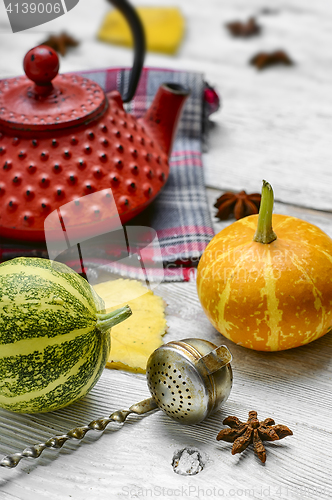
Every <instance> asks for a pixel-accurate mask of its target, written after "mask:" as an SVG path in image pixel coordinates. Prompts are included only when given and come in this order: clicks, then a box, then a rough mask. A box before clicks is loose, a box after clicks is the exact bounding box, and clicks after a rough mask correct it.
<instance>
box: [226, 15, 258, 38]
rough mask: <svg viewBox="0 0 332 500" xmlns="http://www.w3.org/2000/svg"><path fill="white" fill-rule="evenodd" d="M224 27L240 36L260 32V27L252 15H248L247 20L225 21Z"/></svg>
mask: <svg viewBox="0 0 332 500" xmlns="http://www.w3.org/2000/svg"><path fill="white" fill-rule="evenodd" d="M226 28H228V30H229V32H230V33H231V34H232V35H233V36H236V37H242V38H247V37H250V36H254V35H258V34H259V33H260V32H261V27H260V26H259V24H257V22H256V19H255V18H254V17H250V18H249V19H248V21H247V22H241V21H233V22H231V23H227V24H226Z"/></svg>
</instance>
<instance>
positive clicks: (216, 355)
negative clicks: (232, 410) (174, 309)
mask: <svg viewBox="0 0 332 500" xmlns="http://www.w3.org/2000/svg"><path fill="white" fill-rule="evenodd" d="M231 360H232V355H231V353H230V352H229V350H228V348H227V347H226V346H223V345H221V346H218V347H217V346H215V345H214V344H212V342H209V341H208V340H201V339H195V338H188V339H185V340H181V341H173V342H168V343H167V344H164V345H162V346H161V347H159V348H158V349H156V350H155V351H154V352H153V353H152V354H151V356H150V358H149V360H148V363H147V371H146V377H147V384H148V387H149V390H150V392H151V395H152V397H151V398H148V399H145V400H144V401H140V402H139V403H136V404H134V405H132V406H131V407H130V408H129V409H128V410H117V411H115V412H114V413H112V414H111V415H110V416H109V417H106V418H100V419H98V420H94V421H92V422H90V423H89V424H88V425H84V426H81V427H75V428H74V429H72V430H70V431H69V432H67V433H66V434H63V435H60V436H54V437H52V438H50V439H48V441H46V442H45V443H40V444H36V445H34V446H29V447H28V448H25V450H23V451H22V452H20V453H14V454H12V455H8V456H6V457H4V458H3V459H2V460H1V461H0V466H2V467H7V468H13V467H16V466H17V464H18V463H19V462H20V460H21V459H22V458H38V457H39V456H40V455H41V453H42V452H43V450H45V449H46V448H50V449H58V448H62V446H63V445H64V444H65V442H66V441H67V440H68V439H76V440H81V439H83V438H84V436H85V434H86V433H87V432H89V431H90V430H95V431H103V430H105V428H106V427H107V425H108V424H109V423H111V422H118V423H123V422H124V421H125V420H126V418H127V417H128V415H130V414H131V413H134V414H136V415H143V414H145V413H147V412H149V411H152V410H156V409H161V410H162V411H163V412H164V413H166V414H167V415H168V416H169V417H171V418H172V419H173V420H176V421H177V422H181V423H182V424H197V423H199V422H201V421H202V420H204V419H206V418H207V417H208V416H209V415H211V413H213V412H215V411H217V410H218V409H219V408H220V406H221V405H222V404H223V403H224V402H225V401H226V400H227V398H228V396H229V394H230V391H231V388H232V382H233V376H232V368H231V365H230V362H231Z"/></svg>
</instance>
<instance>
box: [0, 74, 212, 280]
mask: <svg viewBox="0 0 332 500" xmlns="http://www.w3.org/2000/svg"><path fill="white" fill-rule="evenodd" d="M80 74H81V75H83V76H86V77H88V78H90V79H92V80H94V81H96V82H97V83H98V84H99V85H100V86H101V87H102V88H103V89H104V90H105V91H106V92H109V91H111V90H114V89H117V90H119V91H120V93H121V94H123V91H124V89H126V88H127V84H128V79H129V70H127V69H114V68H112V69H107V70H100V71H89V72H84V73H82V72H81V73H80ZM164 82H168V83H169V82H173V83H181V84H183V85H184V86H186V87H189V88H190V89H191V94H190V96H189V98H188V99H187V101H186V103H185V106H184V110H183V113H182V117H181V121H180V123H179V127H178V131H177V136H176V139H175V142H174V145H173V150H172V154H171V158H170V176H169V178H168V181H167V183H166V186H165V188H164V189H163V190H162V192H161V193H160V195H159V196H158V197H157V199H156V200H155V201H154V202H153V203H152V204H151V205H150V206H149V207H148V208H147V209H146V210H145V211H144V212H143V213H142V214H140V215H139V216H138V217H136V218H135V219H133V220H132V221H130V222H129V224H128V226H130V227H134V226H144V227H149V228H152V229H153V230H155V232H156V234H157V237H158V240H157V243H156V241H154V242H153V243H152V244H151V245H150V250H151V252H152V253H151V252H150V256H148V257H146V258H151V262H153V263H154V264H155V265H154V267H153V266H152V267H151V269H150V274H149V280H151V281H153V280H154V279H155V280H163V281H189V280H190V279H195V268H196V265H197V263H198V260H199V258H200V256H201V254H202V252H203V251H204V249H205V247H206V245H207V244H208V242H209V241H210V240H211V238H212V237H213V235H214V231H213V227H212V222H211V218H210V215H209V210H208V205H207V199H206V194H205V188H204V175H203V165H202V141H203V134H204V125H205V123H206V120H207V117H208V115H209V114H210V113H211V112H213V111H215V110H216V109H217V107H218V99H217V96H216V95H215V94H214V93H213V89H212V88H211V87H209V86H208V85H207V84H206V83H205V82H204V78H203V75H202V74H200V73H189V72H183V71H170V70H165V69H150V68H144V69H143V72H142V75H141V78H140V81H139V84H138V88H137V91H136V94H135V97H134V99H133V100H132V101H131V102H130V103H129V104H128V105H126V107H127V111H128V112H130V113H132V114H133V115H135V116H136V117H140V116H142V115H143V114H144V113H145V111H146V110H147V109H148V107H149V106H150V104H151V102H152V99H153V97H154V95H155V94H156V92H157V90H158V88H159V86H160V85H161V84H162V83H164ZM156 247H158V248H156ZM154 250H156V251H154ZM19 255H26V256H40V257H44V258H47V257H48V253H47V248H46V247H45V246H43V245H41V244H38V245H36V244H34V245H33V246H32V245H20V244H18V243H17V242H10V241H8V240H7V241H5V240H1V241H0V261H4V260H7V259H10V258H13V257H15V256H19ZM66 263H67V264H68V265H70V266H71V267H73V268H76V270H78V272H80V267H81V263H79V262H77V259H76V260H75V258H73V260H70V258H69V259H68V258H67V261H66ZM145 263H146V262H145ZM84 271H85V273H86V274H87V275H88V276H89V274H90V276H89V278H92V279H93V281H95V280H98V275H99V274H100V272H103V273H105V272H106V273H107V272H110V273H116V274H120V275H122V276H126V277H131V278H137V279H139V278H140V277H141V273H140V270H139V271H138V269H137V266H135V265H133V266H131V264H130V261H126V260H124V261H123V260H121V259H119V260H118V261H117V262H114V261H113V262H111V263H110V261H109V259H107V255H99V254H98V251H97V252H95V255H94V256H92V257H91V258H85V259H84ZM89 281H90V279H89Z"/></svg>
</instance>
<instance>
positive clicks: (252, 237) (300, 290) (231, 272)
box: [197, 181, 332, 351]
mask: <svg viewBox="0 0 332 500" xmlns="http://www.w3.org/2000/svg"><path fill="white" fill-rule="evenodd" d="M272 210H273V191H272V188H271V186H270V185H269V184H268V183H267V182H265V181H264V182H263V189H262V200H261V206H260V212H259V215H251V216H248V217H245V218H244V219H240V220H238V221H237V222H235V223H233V224H231V225H230V226H228V227H226V228H225V229H223V230H222V231H220V233H219V234H217V235H216V236H215V237H214V238H213V239H212V240H211V242H210V243H209V245H208V246H207V248H206V250H205V252H204V254H203V256H202V257H201V260H200V262H199V265H198V273H197V291H198V296H199V299H200V301H201V304H202V307H203V309H204V311H205V313H206V315H207V316H208V318H209V319H210V321H211V323H212V324H213V325H214V327H215V328H216V329H217V330H218V331H219V332H220V333H222V334H223V335H224V336H225V337H227V338H228V339H230V340H232V341H233V342H235V343H236V344H239V345H242V346H245V347H248V348H250V349H255V350H259V351H278V350H284V349H290V348H292V347H297V346H300V345H303V344H307V343H308V342H311V341H313V340H315V339H317V338H319V337H321V336H322V335H324V334H325V333H327V332H328V331H329V330H330V329H331V328H332V239H331V238H330V237H329V236H327V234H325V233H324V232H323V231H321V230H320V229H319V228H318V227H316V226H314V225H312V224H309V223H308V222H306V221H304V220H301V219H297V218H295V217H289V216H285V215H273V216H272ZM272 224H273V227H274V229H275V233H274V231H273V229H272Z"/></svg>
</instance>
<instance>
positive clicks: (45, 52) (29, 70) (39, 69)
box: [23, 45, 59, 86]
mask: <svg viewBox="0 0 332 500" xmlns="http://www.w3.org/2000/svg"><path fill="white" fill-rule="evenodd" d="M23 67H24V71H25V74H26V75H27V77H28V78H29V79H30V80H32V81H33V82H35V84H36V85H41V86H43V85H51V82H52V80H53V78H55V77H56V76H57V74H58V71H59V57H58V54H57V53H56V52H55V50H53V49H52V48H51V47H47V46H46V45H39V46H38V47H34V48H33V49H31V50H29V52H27V54H26V55H25V57H24V60H23Z"/></svg>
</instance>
